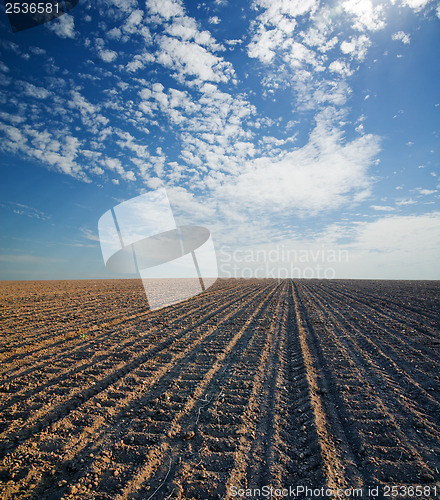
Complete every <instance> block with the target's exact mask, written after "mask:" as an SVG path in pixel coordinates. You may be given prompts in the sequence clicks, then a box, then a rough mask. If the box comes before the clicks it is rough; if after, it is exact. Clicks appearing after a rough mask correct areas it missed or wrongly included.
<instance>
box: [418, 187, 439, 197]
mask: <svg viewBox="0 0 440 500" xmlns="http://www.w3.org/2000/svg"><path fill="white" fill-rule="evenodd" d="M416 191H417V192H418V193H419V194H421V195H423V196H428V195H430V194H434V193H437V190H436V189H424V188H420V187H419V188H416Z"/></svg>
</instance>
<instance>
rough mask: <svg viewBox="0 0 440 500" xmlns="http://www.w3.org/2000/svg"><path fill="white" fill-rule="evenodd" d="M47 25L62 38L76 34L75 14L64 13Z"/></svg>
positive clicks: (73, 36)
mask: <svg viewBox="0 0 440 500" xmlns="http://www.w3.org/2000/svg"><path fill="white" fill-rule="evenodd" d="M45 26H47V28H49V29H50V30H51V31H53V32H54V33H55V34H56V35H58V36H59V37H60V38H75V36H76V31H75V25H74V20H73V16H71V15H69V14H63V15H62V16H61V17H58V18H57V19H55V20H54V21H51V22H49V23H47V24H46V25H45Z"/></svg>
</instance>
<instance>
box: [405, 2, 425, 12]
mask: <svg viewBox="0 0 440 500" xmlns="http://www.w3.org/2000/svg"><path fill="white" fill-rule="evenodd" d="M429 2H430V0H403V1H402V5H407V6H408V7H411V9H414V10H415V11H416V12H418V11H420V10H422V9H423V7H425V5H428V3H429Z"/></svg>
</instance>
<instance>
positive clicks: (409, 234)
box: [341, 212, 440, 279]
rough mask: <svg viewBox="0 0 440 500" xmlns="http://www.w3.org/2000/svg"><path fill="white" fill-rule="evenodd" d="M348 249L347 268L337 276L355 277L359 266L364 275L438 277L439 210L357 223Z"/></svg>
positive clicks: (439, 266)
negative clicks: (353, 239) (348, 261)
mask: <svg viewBox="0 0 440 500" xmlns="http://www.w3.org/2000/svg"><path fill="white" fill-rule="evenodd" d="M348 248H349V252H350V263H351V265H350V266H349V267H350V268H351V269H347V270H346V271H345V275H346V276H341V277H359V269H362V273H363V276H362V277H364V278H382V279H440V260H439V258H438V250H439V248H440V213H439V212H433V213H428V214H424V215H411V216H397V215H395V216H388V217H384V218H381V219H378V220H376V221H374V222H363V223H360V224H358V226H357V229H356V236H355V241H354V242H353V243H352V244H351V245H350V246H349V247H348ZM347 275H348V276H347ZM356 275H357V276H356Z"/></svg>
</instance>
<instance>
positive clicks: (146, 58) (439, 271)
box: [0, 0, 440, 279]
mask: <svg viewBox="0 0 440 500" xmlns="http://www.w3.org/2000/svg"><path fill="white" fill-rule="evenodd" d="M0 29H1V33H2V34H1V40H0V49H1V59H0V92H1V97H0V98H1V111H0V168H1V171H0V172H1V182H0V189H1V191H0V193H1V198H0V214H1V242H0V279H75V278H78V279H79V278H95V277H96V278H106V277H107V278H112V277H115V275H112V274H111V273H110V272H109V271H107V270H106V269H105V266H104V263H103V260H102V256H101V250H100V247H99V241H98V232H97V225H98V220H99V218H100V217H101V215H102V214H103V213H104V212H106V211H107V210H109V209H111V208H112V207H114V206H115V205H118V204H119V203H121V202H122V201H124V200H128V199H131V198H133V197H136V196H138V195H139V194H141V193H144V192H150V191H154V190H155V189H157V188H159V187H162V186H165V187H166V188H167V192H168V196H169V199H170V202H171V203H172V205H173V209H174V211H175V214H176V219H177V220H178V221H179V223H183V224H184V223H189V224H199V225H202V226H205V227H207V228H209V229H210V230H211V233H212V238H213V241H214V242H215V245H216V249H217V251H218V256H219V259H223V261H222V262H219V264H220V274H221V275H224V276H227V275H228V273H229V272H230V270H231V269H233V268H234V269H235V270H234V273H235V275H237V276H240V275H242V274H240V273H241V271H240V269H242V268H243V266H246V268H247V272H248V273H251V270H252V269H254V268H255V266H258V267H259V269H260V271H261V269H262V271H261V273H262V274H261V273H260V275H261V276H262V275H264V266H263V267H261V265H260V264H261V262H255V261H252V259H251V258H249V259H248V261H247V262H243V258H242V257H243V256H246V255H256V252H257V251H258V250H261V251H262V252H263V253H259V254H258V255H268V256H269V255H270V252H271V250H272V251H275V250H276V251H278V252H279V251H280V249H282V251H283V252H287V255H304V260H303V261H301V262H295V263H294V268H295V270H297V269H300V268H301V266H302V267H304V266H306V267H308V268H313V266H314V265H315V264H316V262H314V256H315V255H318V254H317V253H316V252H321V254H322V255H323V257H322V258H321V257H320V259H321V261H322V262H321V261H320V262H321V264H323V265H325V266H327V267H329V266H331V269H332V270H333V272H332V273H331V274H332V275H331V276H329V275H327V276H326V277H336V278H378V279H380V278H384V279H440V264H439V262H440V259H439V256H440V208H439V193H440V180H439V175H440V169H439V165H440V156H439V152H440V137H439V136H440V86H439V83H438V82H440V6H439V4H438V2H436V1H429V0H389V1H385V2H383V1H380V0H342V1H335V2H331V1H330V2H328V1H318V0H253V1H242V0H238V1H232V0H212V1H211V0H210V1H207V2H195V1H187V2H183V1H178V0H146V1H138V0H125V1H123V0H102V1H94V0H89V1H83V2H80V3H79V4H78V5H77V6H76V7H75V8H74V9H72V10H71V11H70V13H69V14H66V15H64V16H62V17H60V18H58V19H57V20H55V21H51V22H49V23H47V24H45V25H42V26H38V27H35V28H32V29H28V30H25V31H21V32H18V33H12V31H11V28H10V26H9V23H8V19H7V17H6V14H5V11H4V7H3V6H2V7H1V12H0ZM264 252H266V254H264ZM289 252H290V253H289ZM341 252H342V253H341ZM329 255H343V258H341V259H340V260H339V261H334V262H331V263H330V262H328V256H329ZM234 258H235V259H236V260H237V262H235V265H234V266H233V265H232V264H233V262H234ZM269 260H270V259H269ZM290 264H291V263H289V265H290ZM281 265H282V266H284V267H285V268H286V269H287V267H288V266H287V264H286V263H282V264H281ZM222 266H223V267H222ZM286 266H287V267H286ZM222 270H223V274H222ZM298 272H299V273H300V271H298ZM308 272H309V273H310V271H308ZM312 274H313V273H312ZM259 277H260V276H259ZM281 277H284V275H283V276H281ZM304 277H312V276H311V275H307V276H304ZM313 277H322V276H318V275H316V273H315V275H313Z"/></svg>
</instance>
